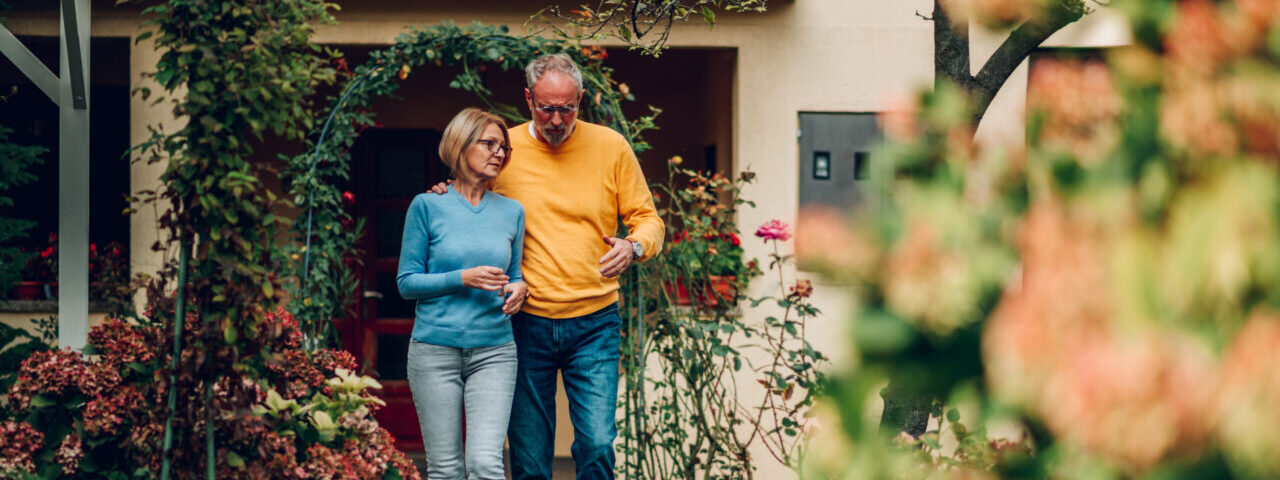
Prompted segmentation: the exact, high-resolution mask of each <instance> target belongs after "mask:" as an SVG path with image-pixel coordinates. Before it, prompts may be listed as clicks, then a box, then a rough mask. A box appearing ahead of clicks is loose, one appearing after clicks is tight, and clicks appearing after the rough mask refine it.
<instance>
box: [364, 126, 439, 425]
mask: <svg viewBox="0 0 1280 480" xmlns="http://www.w3.org/2000/svg"><path fill="white" fill-rule="evenodd" d="M439 144H440V132H439V131H436V130H425V129H377V130H371V131H368V132H365V133H364V134H362V135H361V136H360V139H359V140H358V141H357V142H356V144H355V146H354V148H353V149H352V160H353V166H354V168H353V169H352V170H353V172H352V173H353V175H352V180H353V182H352V183H353V184H354V186H355V190H356V191H355V192H354V193H355V195H356V199H357V202H356V205H355V208H356V211H357V212H358V213H357V215H358V216H359V217H360V218H363V219H365V228H364V235H363V236H362V237H361V239H360V249H361V251H362V253H363V267H362V268H360V269H359V272H358V273H357V276H358V278H359V284H360V287H359V288H360V292H361V294H360V296H359V304H358V308H357V312H359V313H358V315H357V318H356V319H355V322H354V323H353V324H352V325H351V327H350V329H349V330H348V331H347V332H344V333H345V335H343V337H344V339H345V342H344V343H345V345H344V348H346V349H347V350H349V351H350V352H352V353H353V354H355V356H356V359H357V360H358V361H359V363H360V365H361V366H363V368H364V370H365V372H366V374H369V375H373V376H374V377H376V378H377V379H378V381H379V382H381V383H382V392H381V394H380V396H381V398H382V400H383V401H385V402H387V405H386V407H383V408H382V410H380V411H379V412H378V413H377V414H376V415H375V417H377V419H378V423H379V424H381V425H382V426H383V427H384V428H386V429H387V430H388V431H390V432H391V434H392V435H395V437H396V441H397V444H398V445H399V446H400V447H401V448H403V449H410V448H412V449H420V448H421V447H422V432H421V430H419V428H418V418H417V415H416V413H415V410H414V408H413V398H412V396H411V395H410V393H409V382H408V380H407V378H408V375H407V370H406V365H405V363H406V360H407V358H408V352H409V333H410V332H411V331H412V330H413V320H414V311H415V307H416V302H414V301H412V300H405V299H403V298H401V297H400V291H399V289H398V288H397V287H396V273H397V269H398V268H399V263H400V241H401V234H402V231H403V230H404V219H405V212H407V211H408V210H409V204H410V203H411V202H412V201H413V197H414V196H416V195H418V194H420V193H423V192H425V191H426V190H427V189H428V188H430V186H431V185H434V184H436V183H437V182H442V181H444V179H446V178H448V174H449V172H448V168H446V167H445V166H444V164H442V163H440V158H439V155H438V154H437V152H436V150H437V148H438V146H439Z"/></svg>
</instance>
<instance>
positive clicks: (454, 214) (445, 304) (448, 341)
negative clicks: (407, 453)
mask: <svg viewBox="0 0 1280 480" xmlns="http://www.w3.org/2000/svg"><path fill="white" fill-rule="evenodd" d="M510 157H511V143H510V141H509V140H508V138H507V126H506V123H505V122H503V121H502V119H501V118H500V117H498V116H497V115H494V114H492V113H488V112H485V111H482V110H478V109H474V108H468V109H465V110H463V111H462V112H459V113H458V115H457V116H455V117H454V118H453V120H452V121H450V122H449V125H448V126H447V127H445V129H444V135H443V137H442V138H441V139H440V159H441V160H442V161H444V163H445V164H446V165H448V166H449V168H450V169H451V170H452V171H453V172H454V174H455V177H456V178H455V181H454V183H453V185H452V186H451V187H449V190H448V192H447V193H445V194H444V195H435V194H423V195H418V196H417V197H416V198H414V199H413V203H412V204H411V205H410V206H409V213H408V215H407V217H406V218H405V225H404V242H403V248H402V250H401V253H400V272H399V275H398V276H397V280H398V283H399V288H400V295H402V296H403V297H404V298H405V299H410V300H417V301H418V305H417V315H416V318H415V320H414V324H413V334H412V336H413V338H412V340H411V341H410V343H409V361H408V368H409V388H410V390H411V391H412V392H413V403H414V405H415V406H416V408H417V410H418V422H419V424H420V425H421V427H422V441H423V444H424V445H425V447H426V453H427V478H430V479H431V480H451V479H463V478H472V479H503V478H505V475H504V472H503V466H502V447H503V440H504V438H505V436H506V432H507V422H508V420H509V419H510V416H511V396H512V391H513V389H514V388H515V380H516V345H515V343H514V342H513V341H512V335H511V314H513V313H516V312H518V311H520V307H521V306H522V305H523V304H524V300H525V298H526V297H527V296H528V291H529V290H528V287H527V286H526V285H525V284H524V282H522V281H521V280H522V277H521V275H520V254H521V249H522V247H523V243H524V207H522V206H521V205H520V203H519V202H516V201H515V200H511V199H509V198H506V197H504V196H502V195H498V194H496V193H493V192H491V191H489V189H488V186H489V182H490V181H492V180H493V179H494V178H496V177H497V176H498V172H500V171H502V168H503V167H505V166H506V164H507V161H508V160H509V159H510ZM464 409H465V411H466V416H465V418H466V421H467V425H466V448H463V445H462V431H463V430H462V418H463V415H462V412H463V410H464ZM463 452H466V454H465V459H464V456H463V455H464V454H463Z"/></svg>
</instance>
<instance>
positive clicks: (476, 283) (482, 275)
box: [462, 266, 510, 292]
mask: <svg viewBox="0 0 1280 480" xmlns="http://www.w3.org/2000/svg"><path fill="white" fill-rule="evenodd" d="M507 280H510V277H507V275H506V273H504V272H503V271H502V269H501V268H498V267H490V266H480V267H474V268H468V269H466V270H463V271H462V284H463V285H466V286H468V287H471V288H478V289H480V290H488V291H491V292H496V291H498V290H500V289H502V286H503V285H506V284H507Z"/></svg>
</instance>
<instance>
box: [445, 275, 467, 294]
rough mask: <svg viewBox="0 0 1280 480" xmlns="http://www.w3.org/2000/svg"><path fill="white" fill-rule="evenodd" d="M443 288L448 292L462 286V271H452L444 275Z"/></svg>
mask: <svg viewBox="0 0 1280 480" xmlns="http://www.w3.org/2000/svg"><path fill="white" fill-rule="evenodd" d="M444 286H445V287H446V288H448V289H449V290H458V289H461V288H462V287H463V285H462V270H454V271H452V272H449V273H446V274H444Z"/></svg>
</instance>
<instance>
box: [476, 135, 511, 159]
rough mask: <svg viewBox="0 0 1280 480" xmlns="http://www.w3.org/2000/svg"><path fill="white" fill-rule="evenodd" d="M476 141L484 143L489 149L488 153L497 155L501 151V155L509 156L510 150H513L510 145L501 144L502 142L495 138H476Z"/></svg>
mask: <svg viewBox="0 0 1280 480" xmlns="http://www.w3.org/2000/svg"><path fill="white" fill-rule="evenodd" d="M476 143H479V144H481V145H484V147H485V148H486V149H488V150H489V153H492V154H494V155H497V154H498V152H502V154H503V155H506V156H508V157H510V156H511V151H512V150H513V149H512V148H511V145H503V144H502V142H499V141H497V140H489V139H480V140H476Z"/></svg>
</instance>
